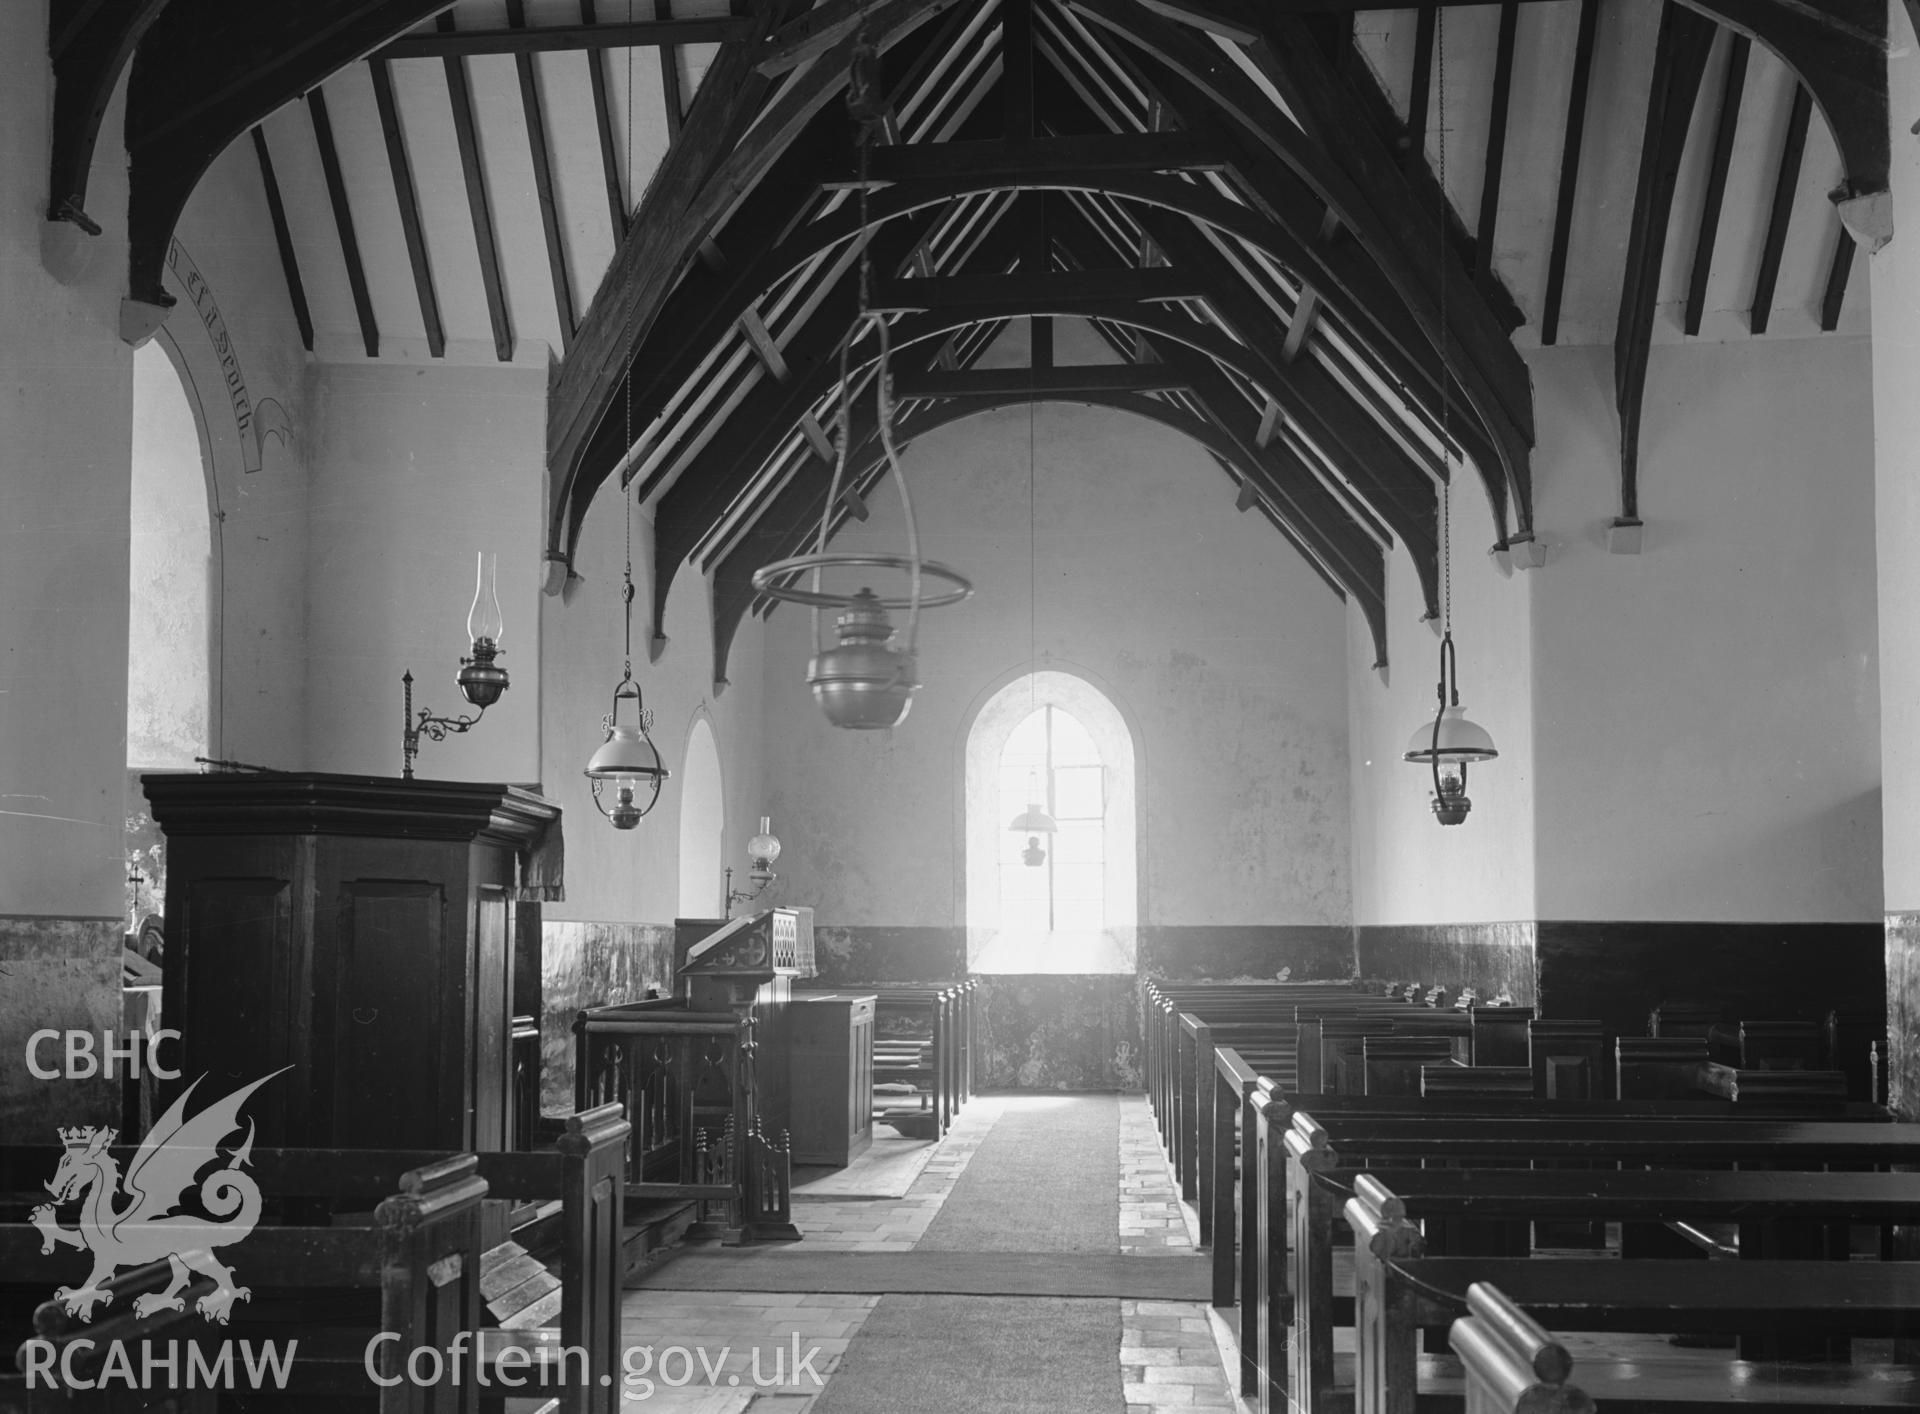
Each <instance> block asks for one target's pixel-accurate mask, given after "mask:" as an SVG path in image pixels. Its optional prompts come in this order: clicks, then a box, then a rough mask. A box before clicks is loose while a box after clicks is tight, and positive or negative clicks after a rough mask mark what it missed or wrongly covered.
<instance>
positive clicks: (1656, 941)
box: [1536, 920, 1887, 1036]
mask: <svg viewBox="0 0 1920 1414" xmlns="http://www.w3.org/2000/svg"><path fill="white" fill-rule="evenodd" d="M1536 927H1537V930H1538V942H1537V949H1538V969H1539V988H1540V991H1539V998H1538V1003H1537V1004H1538V1006H1539V1008H1540V1014H1541V1015H1542V1016H1548V1017H1597V1018H1598V1019H1599V1020H1601V1021H1604V1022H1606V1023H1607V1027H1608V1029H1609V1030H1610V1031H1613V1032H1614V1033H1615V1034H1623V1033H1624V1034H1627V1035H1635V1036H1640V1035H1645V1034H1646V1027H1647V1013H1648V1012H1650V1011H1651V1010H1652V1009H1653V1008H1654V1007H1655V1006H1657V1005H1658V1004H1660V1003H1661V1002H1663V1001H1676V1002H1718V1003H1720V1004H1721V1006H1722V1007H1723V1009H1724V1012H1725V1015H1726V1016H1727V1017H1728V1018H1729V1019H1734V1020H1737V1019H1750V1020H1767V1021H1794V1020H1805V1021H1819V1020H1821V1019H1823V1018H1824V1017H1825V1016H1826V1014H1827V1013H1828V1012H1829V1011H1832V1010H1835V1009H1836V1008H1837V1009H1839V1010H1841V1011H1843V1012H1852V1013H1859V1014H1864V1015H1867V1016H1869V1017H1874V1018H1878V1017H1881V1016H1884V1014H1885V1011H1884V1008H1885V1005H1886V996H1887V988H1886V979H1887V971H1886V962H1885V958H1884V956H1883V952H1884V951H1885V949H1884V948H1883V944H1882V935H1881V929H1880V928H1879V927H1878V926H1877V925H1875V924H1872V923H1619V922H1613V923H1609V922H1572V921H1546V920H1543V921H1541V922H1540V923H1539V924H1537V925H1536Z"/></svg>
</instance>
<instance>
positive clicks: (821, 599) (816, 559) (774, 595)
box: [753, 553, 973, 609]
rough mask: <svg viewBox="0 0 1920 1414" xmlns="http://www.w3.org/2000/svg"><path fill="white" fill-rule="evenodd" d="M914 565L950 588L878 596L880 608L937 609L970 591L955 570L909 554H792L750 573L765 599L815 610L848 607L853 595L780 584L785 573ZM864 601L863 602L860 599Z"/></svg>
mask: <svg viewBox="0 0 1920 1414" xmlns="http://www.w3.org/2000/svg"><path fill="white" fill-rule="evenodd" d="M916 565H917V566H918V568H919V571H920V573H922V574H925V575H931V576H932V577H933V578H935V579H941V580H945V581H946V582H947V583H949V584H951V585H952V586H953V588H951V589H949V590H947V591H945V592H944V593H940V594H922V595H921V596H920V597H919V598H918V599H917V600H916V599H914V598H913V597H912V596H911V595H908V596H906V597H903V598H899V599H881V600H880V601H879V607H881V608H883V609H910V608H912V607H914V605H915V604H916V603H917V604H918V605H919V607H920V608H922V609H940V608H945V607H946V606H947V605H949V604H958V603H959V602H960V601H961V600H962V599H966V598H968V597H970V596H971V595H972V594H973V581H972V580H970V579H968V578H967V577H966V576H965V575H963V574H961V573H960V571H958V570H956V569H951V568H949V567H948V566H946V565H943V564H939V563H938V562H936V561H934V560H915V559H914V557H913V556H911V555H848V554H838V553H833V554H815V555H795V556H794V557H793V558H792V559H787V560H775V561H774V562H773V563H771V564H766V565H762V566H761V567H760V568H759V569H757V570H755V571H754V572H753V587H754V589H755V590H756V591H758V592H759V593H761V594H764V595H766V596H767V597H768V598H769V599H783V600H785V601H786V602H787V603H789V604H810V605H812V606H813V607H814V608H816V609H846V608H851V607H852V606H853V603H854V601H855V597H856V596H855V595H852V594H835V593H832V592H830V591H828V590H824V589H808V588H805V587H803V586H802V585H800V584H799V583H797V582H795V583H782V582H781V581H783V580H785V579H786V578H787V576H789V575H795V574H802V573H805V572H807V571H809V570H829V569H841V568H846V569H884V570H900V571H902V572H903V573H906V574H912V573H913V572H914V569H915V567H916ZM863 602H866V601H863Z"/></svg>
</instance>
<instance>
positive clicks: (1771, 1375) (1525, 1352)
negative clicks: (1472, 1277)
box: [1448, 1281, 1920, 1414]
mask: <svg viewBox="0 0 1920 1414" xmlns="http://www.w3.org/2000/svg"><path fill="white" fill-rule="evenodd" d="M1466 1306H1467V1312H1468V1314H1467V1315H1465V1316H1462V1317H1461V1318H1460V1319H1458V1320H1456V1321H1455V1322H1454V1323H1453V1325H1452V1327H1451V1329H1450V1331H1449V1337H1448V1338H1449V1342H1450V1343H1451V1344H1452V1346H1453V1349H1454V1351H1455V1352H1456V1354H1458V1356H1459V1357H1460V1363H1461V1366H1462V1374H1463V1376H1464V1381H1465V1396H1466V1409H1467V1411H1468V1414H1480V1411H1487V1414H1493V1412H1494V1411H1503V1414H1504V1411H1515V1412H1516V1414H1517V1411H1520V1410H1528V1411H1564V1412H1565V1414H1588V1411H1591V1410H1593V1409H1595V1408H1597V1407H1599V1406H1598V1405H1597V1404H1596V1401H1595V1399H1594V1397H1593V1395H1592V1394H1591V1393H1589V1386H1591V1387H1592V1388H1593V1389H1598V1390H1600V1391H1601V1393H1602V1395H1603V1397H1604V1398H1605V1400H1606V1406H1607V1407H1609V1408H1614V1407H1619V1404H1624V1403H1631V1404H1632V1406H1633V1407H1637V1408H1645V1407H1648V1406H1649V1405H1651V1406H1653V1407H1656V1408H1662V1409H1676V1408H1699V1407H1702V1406H1709V1407H1717V1406H1721V1405H1733V1404H1739V1405H1741V1406H1742V1407H1746V1406H1749V1405H1751V1404H1754V1403H1761V1402H1764V1404H1765V1406H1766V1407H1768V1408H1773V1409H1782V1408H1784V1409H1795V1410H1828V1409H1832V1408H1835V1407H1847V1408H1853V1407H1862V1408H1876V1407H1878V1408H1893V1409H1911V1408H1913V1407H1915V1406H1916V1405H1920V1370H1917V1369H1915V1368H1913V1367H1905V1368H1901V1367H1888V1368H1883V1369H1878V1370H1851V1369H1848V1368H1846V1367H1844V1366H1833V1365H1822V1366H1798V1367H1796V1366H1780V1367H1774V1368H1771V1369H1769V1368H1768V1367H1766V1366H1754V1365H1747V1364H1742V1365H1737V1366H1730V1367H1727V1368H1726V1369H1724V1370H1723V1371H1717V1372H1716V1371H1712V1370H1701V1369H1694V1368H1689V1369H1680V1370H1671V1371H1661V1370H1654V1369H1648V1368H1647V1367H1646V1364H1645V1363H1644V1362H1638V1363H1636V1364H1635V1365H1634V1367H1633V1368H1632V1369H1630V1370H1627V1371H1620V1370H1617V1369H1615V1368H1609V1367H1606V1366H1604V1365H1601V1366H1600V1367H1599V1368H1594V1366H1595V1365H1597V1364H1598V1362H1589V1364H1588V1366H1587V1367H1584V1368H1582V1369H1580V1370H1579V1371H1578V1379H1579V1384H1577V1385H1576V1384H1574V1383H1573V1381H1574V1379H1575V1377H1576V1370H1575V1362H1574V1360H1573V1357H1572V1356H1571V1354H1569V1352H1568V1350H1567V1348H1566V1346H1565V1345H1563V1344H1561V1343H1560V1342H1559V1341H1558V1340H1556V1339H1555V1338H1554V1337H1553V1335H1552V1334H1551V1333H1550V1332H1548V1331H1547V1329H1546V1328H1545V1327H1544V1326H1542V1325H1541V1324H1540V1323H1539V1322H1538V1321H1536V1320H1535V1319H1534V1318H1533V1316H1532V1315H1531V1314H1529V1313H1528V1312H1527V1311H1526V1310H1524V1309H1523V1308H1522V1307H1521V1306H1520V1305H1519V1304H1518V1303H1516V1302H1515V1301H1514V1300H1513V1299H1512V1298H1510V1297H1509V1296H1508V1295H1507V1294H1506V1293H1505V1292H1503V1291H1502V1290H1501V1289H1500V1288H1499V1287H1498V1286H1495V1285H1493V1284H1492V1283H1490V1282H1484V1281H1476V1282H1473V1283H1472V1284H1471V1285H1469V1286H1468V1287H1467V1294H1466ZM1704 1318H1705V1319H1706V1320H1708V1321H1711V1320H1712V1319H1713V1316H1712V1314H1711V1313H1705V1316H1704ZM1769 1386H1771V1388H1770V1387H1769ZM1616 1391H1617V1394H1616Z"/></svg>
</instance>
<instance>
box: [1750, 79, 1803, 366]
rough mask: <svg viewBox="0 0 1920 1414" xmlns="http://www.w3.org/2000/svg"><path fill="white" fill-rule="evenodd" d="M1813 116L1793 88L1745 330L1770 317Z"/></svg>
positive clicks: (1759, 328)
mask: <svg viewBox="0 0 1920 1414" xmlns="http://www.w3.org/2000/svg"><path fill="white" fill-rule="evenodd" d="M1812 115H1813V95H1812V94H1811V93H1808V92H1807V86H1806V85H1805V84H1801V83H1796V84H1795V85H1794V86H1793V106H1792V107H1790V108H1789V109H1788V110H1787V136H1786V141H1785V142H1784V143H1783V144H1782V146H1781V148H1780V170H1779V172H1778V173H1777V174H1776V175H1775V176H1774V179H1773V206H1772V208H1771V210H1770V211H1769V212H1768V213H1767V235H1766V239H1765V241H1764V242H1762V244H1761V247H1760V270H1759V273H1758V275H1756V276H1755V278H1754V282H1753V304H1752V306H1751V307H1750V308H1749V309H1748V311H1747V329H1748V332H1750V333H1754V334H1764V333H1766V332H1767V325H1768V323H1769V322H1770V321H1771V320H1772V318H1773V296H1774V291H1775V290H1776V289H1777V288H1778V286H1779V282H1780V259H1781V256H1782V255H1784V254H1785V253H1786V249H1787V226H1788V224H1789V223H1790V222H1791V221H1792V220H1793V198H1794V194H1795V193H1796V192H1798V191H1799V189H1800V162H1801V159H1802V158H1803V157H1805V155H1806V151H1807V127H1808V123H1809V121H1810V120H1811V118H1812Z"/></svg>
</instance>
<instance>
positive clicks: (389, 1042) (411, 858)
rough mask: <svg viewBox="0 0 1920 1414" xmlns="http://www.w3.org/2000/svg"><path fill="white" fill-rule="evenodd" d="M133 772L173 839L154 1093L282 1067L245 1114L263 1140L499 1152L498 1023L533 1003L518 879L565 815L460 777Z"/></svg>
mask: <svg viewBox="0 0 1920 1414" xmlns="http://www.w3.org/2000/svg"><path fill="white" fill-rule="evenodd" d="M141 781H142V784H143V785H144V786H145V787H146V793H147V800H148V801H149V802H150V804H151V806H152V811H153V818H154V819H155V821H157V822H158V823H159V825H160V827H161V829H162V830H163V831H164V832H165V834H166V837H167V909H166V940H167V941H166V955H165V961H164V964H163V975H164V990H163V1001H162V1014H163V1015H164V1016H165V1017H166V1018H167V1024H168V1025H169V1026H171V1027H174V1028H176V1029H177V1030H179V1032H180V1033H181V1043H180V1046H181V1053H182V1055H183V1057H184V1063H183V1064H182V1065H181V1067H180V1070H181V1078H180V1079H179V1080H178V1081H175V1082H173V1083H172V1086H171V1087H170V1090H169V1091H168V1092H167V1093H165V1094H164V1096H163V1099H164V1100H165V1101H167V1102H170V1101H171V1100H172V1098H173V1096H174V1095H176V1094H178V1093H179V1089H180V1087H181V1086H184V1085H187V1084H190V1083H192V1082H193V1081H194V1080H195V1079H196V1078H197V1077H199V1076H202V1075H205V1076H206V1079H205V1081H204V1082H203V1083H202V1085H201V1088H200V1090H199V1091H198V1092H196V1094H195V1097H194V1102H193V1103H194V1104H195V1105H199V1104H203V1103H205V1102H207V1101H209V1100H212V1099H214V1098H216V1097H218V1096H220V1095H222V1094H225V1093H227V1092H229V1091H231V1090H233V1089H235V1088H237V1087H239V1086H241V1085H245V1084H247V1083H249V1082H251V1081H253V1080H256V1079H258V1078H260V1077H261V1076H263V1075H266V1074H268V1073H270V1072H273V1071H276V1070H279V1069H280V1068H281V1067H283V1066H285V1067H291V1069H290V1070H289V1071H288V1073H287V1074H285V1075H283V1076H281V1077H279V1078H278V1079H276V1080H274V1081H273V1082H272V1083H271V1084H268V1085H265V1086H263V1087H261V1089H260V1090H259V1091H258V1092H257V1093H256V1095H255V1097H254V1098H253V1099H252V1100H251V1101H249V1103H248V1106H247V1112H248V1114H249V1115H250V1116H252V1117H254V1118H255V1119H256V1120H257V1122H258V1125H259V1134H260V1142H261V1143H264V1144H277V1145H300V1146H311V1147H316V1148H335V1147H339V1148H396V1149H488V1150H493V1149H504V1148H509V1147H511V1146H512V1140H513V1118H514V1117H513V1103H512V1094H511V1085H510V1076H511V1064H512V1059H511V1054H510V1048H511V1044H512V1018H513V1016H514V1014H515V1012H516V1011H517V1012H522V1013H526V1012H531V1013H532V1014H533V1015H535V1016H537V1015H539V1014H540V1006H539V1000H540V999H539V986H540V922H539V919H540V911H539V904H538V903H537V902H529V901H527V900H528V898H529V896H530V895H531V896H533V897H536V898H537V897H538V896H539V894H540V892H541V888H542V887H543V886H542V885H541V884H540V883H539V882H538V881H535V880H530V879H529V878H528V877H527V875H528V871H529V867H530V864H531V863H532V861H534V860H535V859H536V858H538V859H539V861H540V862H541V863H542V864H544V863H545V862H546V861H547V860H549V859H553V858H556V857H557V850H555V849H553V848H551V847H553V846H557V844H558V835H559V829H560V809H559V807H558V806H556V805H554V804H553V803H552V802H550V801H547V800H544V799H542V798H541V797H540V796H537V795H534V794H533V793H531V792H530V791H525V790H520V789H518V788H516V787H513V786H505V785H477V784H469V783H466V782H461V781H423V780H413V781H402V780H397V779H393V778H389V777H376V776H336V775H320V774H295V773H281V772H265V773H260V774H257V775H256V774H250V775H237V774H236V775H206V776H194V775H179V776H174V775H150V776H143V777H141ZM534 872H535V873H539V872H540V871H539V869H538V868H537V867H535V870H534ZM548 882H549V883H550V884H551V885H553V886H557V884H558V882H559V881H558V878H557V877H554V878H552V879H551V880H549V881H548Z"/></svg>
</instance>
